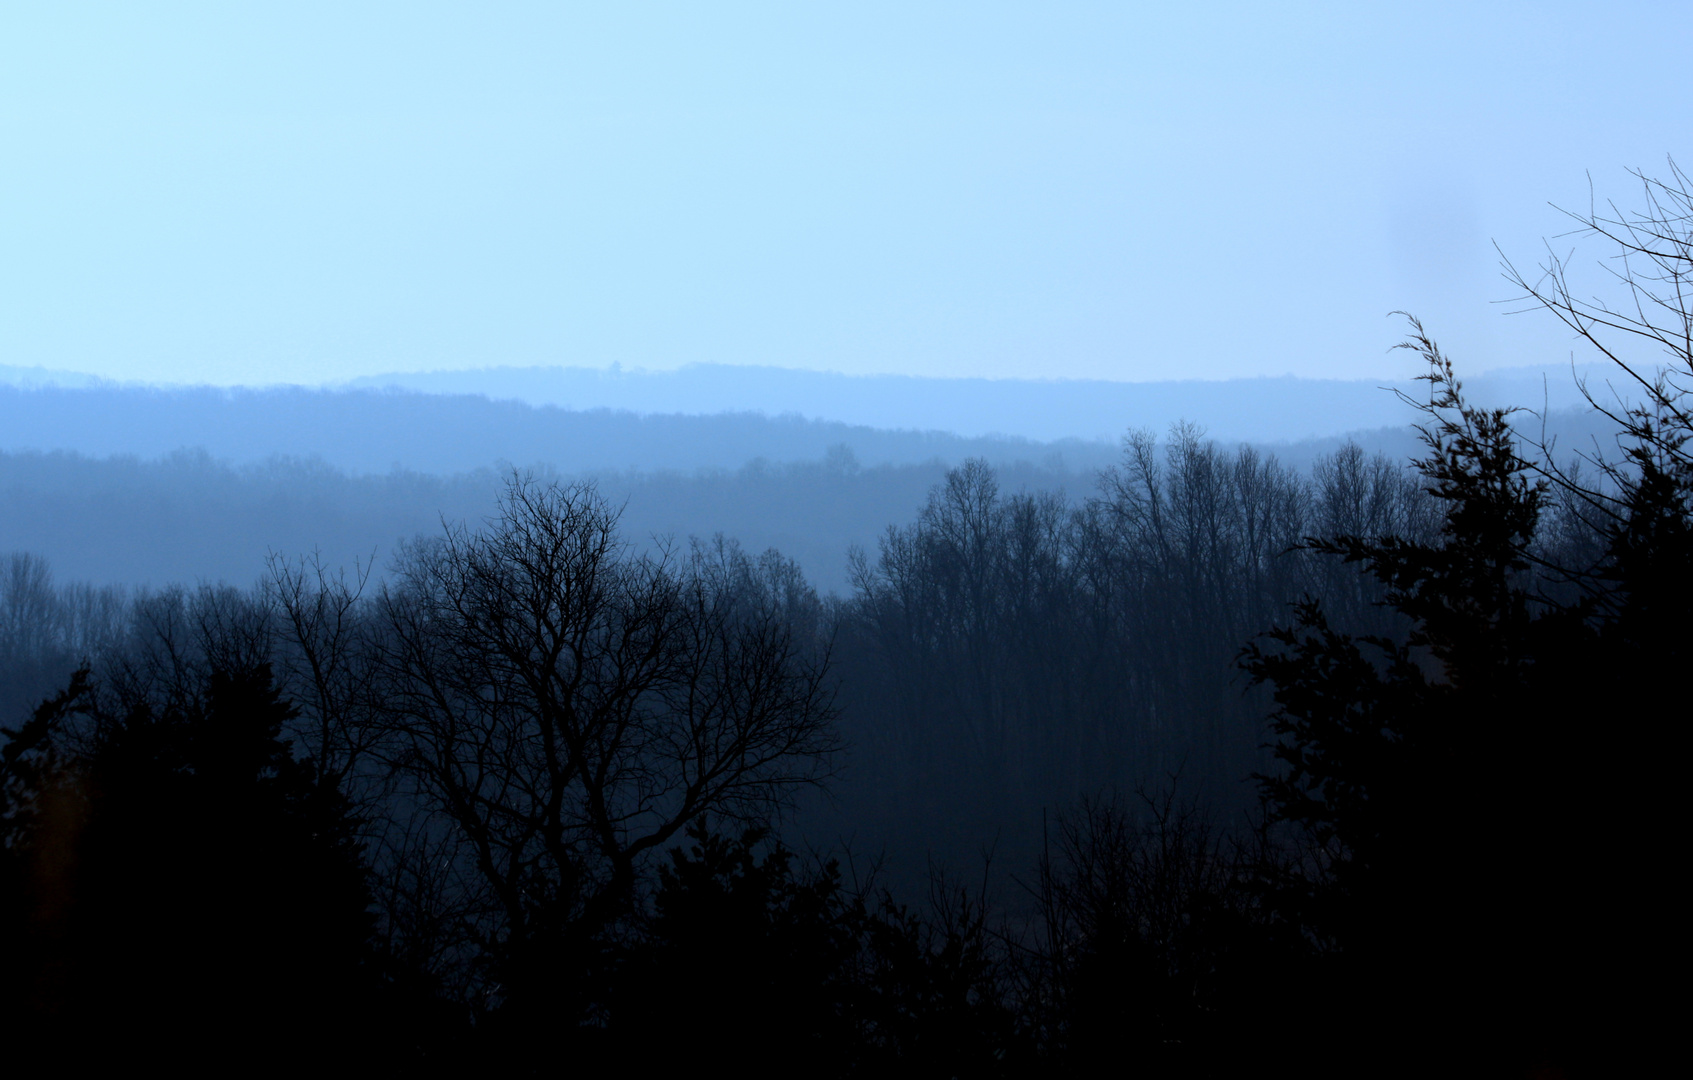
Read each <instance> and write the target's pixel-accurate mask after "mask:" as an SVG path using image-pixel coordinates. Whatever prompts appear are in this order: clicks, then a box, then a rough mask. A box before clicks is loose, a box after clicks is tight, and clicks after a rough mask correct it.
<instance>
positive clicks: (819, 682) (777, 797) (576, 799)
mask: <svg viewBox="0 0 1693 1080" xmlns="http://www.w3.org/2000/svg"><path fill="white" fill-rule="evenodd" d="M617 520H618V512H617V510H616V509H614V508H613V507H610V506H608V505H607V504H606V502H605V501H604V500H603V499H602V498H601V497H600V495H599V494H598V492H597V491H596V490H595V489H594V488H593V487H592V486H591V485H571V486H560V485H557V484H540V483H537V482H535V481H534V480H532V479H529V478H524V477H513V478H512V480H511V481H510V482H509V483H508V485H507V489H506V491H505V494H504V496H503V497H502V499H501V502H500V507H499V513H498V515H497V516H496V517H495V518H494V519H493V520H492V521H490V522H489V523H487V525H486V526H485V527H483V528H481V529H476V530H472V529H468V528H464V527H449V528H448V529H447V530H446V532H445V535H444V536H442V537H441V538H439V539H437V540H435V541H432V542H427V543H418V544H414V545H411V546H409V547H407V548H406V549H405V551H404V552H403V554H402V556H401V558H400V560H399V563H398V566H397V568H396V569H397V571H398V573H397V575H396V579H395V581H394V582H393V584H392V585H391V586H389V587H387V588H386V589H384V591H383V592H382V594H381V595H380V596H379V597H378V599H377V607H378V610H379V613H380V615H379V622H380V632H379V638H380V641H381V644H380V646H379V648H378V650H377V651H378V653H379V667H380V676H379V679H378V681H379V683H380V687H381V700H382V711H383V713H385V714H386V717H387V723H388V725H389V730H390V733H391V736H390V742H391V745H392V747H393V749H392V750H391V751H390V752H391V753H392V754H393V755H394V756H393V760H394V763H395V765H396V766H398V767H399V769H400V770H401V771H402V773H403V774H404V775H406V776H408V777H410V778H411V780H412V782H413V783H414V784H415V785H416V791H417V794H419V795H420V796H422V797H423V799H424V801H425V802H426V803H427V804H428V805H430V806H432V807H433V808H434V810H435V811H436V812H437V813H439V814H441V815H443V816H444V818H445V819H446V820H448V821H450V822H451V823H452V825H453V826H454V828H455V829H456V831H457V832H459V834H460V835H461V837H462V840H463V842H464V843H465V844H466V845H467V846H468V849H469V851H470V853H471V857H472V859H473V861H474V863H475V867H476V870H477V871H478V874H477V875H476V876H478V877H480V879H481V880H482V881H483V883H484V885H485V886H486V887H487V889H488V890H489V891H490V893H491V895H489V896H487V898H486V899H487V901H488V903H489V905H490V907H491V909H493V910H495V911H497V912H499V914H500V915H502V916H503V917H504V920H505V921H506V923H507V927H508V929H509V931H510V932H511V933H514V934H518V935H523V934H525V933H526V932H528V931H529V930H530V929H533V927H532V926H529V925H528V924H532V923H534V922H535V921H537V920H538V921H542V922H547V921H555V922H556V921H560V920H562V921H568V922H576V921H579V920H584V919H586V920H587V921H588V922H590V923H597V924H603V923H604V922H605V921H606V920H608V919H610V918H612V917H614V915H615V909H617V908H618V907H620V906H621V904H622V903H623V902H624V901H625V900H626V899H627V898H628V895H629V893H630V890H631V889H632V888H633V886H634V883H635V881H636V879H637V871H638V864H639V862H640V861H641V859H642V858H643V856H645V855H646V854H647V853H649V852H652V851H653V850H655V849H658V848H660V846H661V845H663V844H665V843H666V842H667V841H669V840H670V839H671V838H672V837H674V836H675V835H676V834H677V833H678V832H679V831H680V830H681V829H682V828H684V827H685V826H686V825H687V823H688V822H690V821H692V820H694V819H696V818H698V817H699V816H700V815H702V814H705V813H707V812H709V813H711V814H713V815H715V816H718V817H727V818H730V819H743V820H745V819H759V818H762V817H765V816H767V815H768V814H770V813H771V812H772V811H773V810H775V809H776V808H778V807H779V806H780V805H781V803H782V801H783V799H784V798H785V797H786V796H787V795H788V794H789V793H791V792H792V791H793V790H794V788H795V787H796V786H798V785H803V784H807V783H811V782H815V781H817V780H819V779H820V778H821V777H822V775H823V773H824V771H825V769H826V768H827V762H828V756H829V753H830V751H831V750H833V748H834V746H833V735H832V722H833V707H832V702H831V696H830V693H829V691H828V689H827V684H826V667H827V650H826V648H823V647H822V646H821V645H820V643H819V642H818V641H817V640H816V639H815V636H814V631H815V624H812V626H811V627H810V628H808V627H806V626H805V625H804V624H803V623H799V624H796V620H795V617H794V616H795V613H794V611H793V610H792V604H791V602H790V601H791V599H792V597H791V596H790V595H788V594H787V593H786V592H785V591H784V589H783V588H782V586H783V584H784V583H783V581H782V575H781V574H780V572H779V571H780V570H781V569H782V568H781V567H774V566H770V565H766V564H763V563H758V562H755V561H754V560H751V559H748V558H747V557H746V556H744V555H742V554H741V553H740V551H739V550H738V549H737V548H734V547H733V546H732V545H727V544H722V543H719V544H717V545H716V546H709V545H695V547H694V548H693V549H692V550H691V551H690V552H689V553H688V554H685V555H679V554H677V553H675V552H673V551H668V550H661V552H660V553H659V554H657V555H656V556H645V555H637V554H634V553H633V552H632V551H631V549H630V548H629V547H628V546H627V545H626V544H625V543H624V542H623V541H622V540H621V539H620V538H619V536H618V532H617ZM767 562H768V560H767ZM790 591H791V590H790Z"/></svg>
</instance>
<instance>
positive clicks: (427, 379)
mask: <svg viewBox="0 0 1693 1080" xmlns="http://www.w3.org/2000/svg"><path fill="white" fill-rule="evenodd" d="M1586 371H1587V373H1588V374H1589V375H1590V376H1591V377H1593V378H1594V379H1595V381H1596V382H1598V383H1601V384H1602V382H1603V379H1604V378H1605V376H1606V371H1605V369H1603V368H1599V367H1597V366H1592V367H1590V368H1588V369H1586ZM345 385H347V386H348V387H351V388H365V389H377V388H394V389H401V390H408V391H412V392H418V393H428V394H480V395H484V396H487V397H489V398H492V399H495V400H507V401H521V402H524V403H526V404H529V405H556V406H559V407H562V408H568V409H595V408H609V409H626V410H629V411H631V412H635V413H640V414H662V413H683V414H694V415H710V414H713V413H722V412H748V411H750V412H759V413H763V414H765V415H768V416H781V415H787V414H797V415H799V416H802V417H805V418H806V419H810V420H824V421H835V422H840V423H845V424H852V425H864V426H867V427H874V428H882V429H909V430H918V431H941V432H949V433H952V434H955V435H959V436H963V437H966V438H972V437H982V436H992V435H1007V436H1015V437H1022V438H1026V439H1034V440H1038V441H1043V442H1044V441H1051V440H1055V439H1064V438H1074V439H1083V440H1100V439H1104V440H1111V441H1115V440H1116V439H1118V438H1120V437H1121V436H1122V435H1123V433H1124V432H1125V431H1127V430H1129V429H1132V428H1151V429H1154V430H1158V431H1162V430H1163V429H1165V428H1167V427H1168V426H1169V425H1170V424H1171V423H1173V422H1175V421H1177V420H1190V421H1193V422H1195V423H1197V424H1199V425H1201V426H1202V427H1204V428H1205V429H1206V431H1207V432H1208V433H1209V434H1210V435H1212V436H1214V437H1216V438H1219V439H1222V440H1225V441H1237V440H1241V441H1252V442H1295V441H1300V440H1304V439H1312V438H1326V437H1330V436H1335V435H1340V434H1343V433H1345V432H1348V431H1356V430H1360V429H1372V428H1381V427H1394V426H1399V425H1402V424H1405V423H1407V422H1408V421H1409V420H1410V418H1411V417H1410V414H1409V413H1408V411H1407V409H1406V407H1405V405H1404V403H1403V402H1401V401H1399V400H1398V399H1397V398H1396V397H1395V396H1394V395H1393V394H1392V393H1391V392H1390V389H1388V388H1384V387H1386V384H1385V383H1384V382H1383V381H1380V380H1362V379H1360V380H1346V379H1304V378H1298V377H1295V376H1291V375H1286V376H1277V377H1264V378H1251V379H1226V380H1217V381H1203V380H1197V379H1195V380H1184V381H1170V382H1112V381H1107V380H1102V379H1098V380H1081V379H1076V380H1070V379H1053V380H1041V379H970V378H965V379H943V378H927V377H916V376H902V375H843V374H839V373H834V372H816V371H800V370H794V369H788V368H774V367H737V366H733V365H727V364H694V365H689V366H687V367H682V368H678V369H676V370H674V371H644V370H621V369H616V368H613V369H599V368H571V367H529V368H520V367H493V368H480V369H470V370H461V371H433V372H411V373H404V372H399V373H393V374H388V375H375V376H370V377H366V378H359V379H354V380H351V381H350V382H348V383H347V384H345ZM1465 385H1466V387H1467V388H1468V389H1469V391H1470V392H1471V395H1472V396H1473V398H1474V400H1475V401H1476V402H1477V403H1478V404H1490V405H1491V404H1499V405H1504V404H1514V405H1521V406H1527V407H1531V408H1539V407H1541V405H1542V404H1543V403H1544V404H1547V405H1549V406H1550V407H1551V408H1553V409H1565V408H1572V407H1576V406H1578V405H1580V404H1582V402H1581V400H1580V397H1579V394H1578V393H1577V391H1576V387H1575V384H1574V380H1573V379H1572V378H1571V372H1570V369H1569V368H1568V367H1563V368H1558V367H1548V368H1545V369H1540V368H1519V369H1506V370H1500V371H1496V372H1492V373H1488V374H1484V375H1480V376H1477V377H1475V378H1473V379H1467V380H1465ZM1394 388H1397V389H1400V390H1403V391H1405V392H1407V393H1412V394H1415V393H1416V392H1417V390H1418V388H1419V384H1417V383H1414V382H1403V383H1398V384H1396V385H1395V386H1394Z"/></svg>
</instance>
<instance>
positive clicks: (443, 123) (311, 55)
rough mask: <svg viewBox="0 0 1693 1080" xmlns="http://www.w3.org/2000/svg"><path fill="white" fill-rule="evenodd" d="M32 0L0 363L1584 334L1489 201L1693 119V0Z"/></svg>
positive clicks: (742, 353)
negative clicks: (993, 0) (1480, 0)
mask: <svg viewBox="0 0 1693 1080" xmlns="http://www.w3.org/2000/svg"><path fill="white" fill-rule="evenodd" d="M32 6H33V7H34V8H35V12H34V13H31V12H29V11H24V10H22V9H23V7H24V5H16V4H14V5H7V7H6V9H5V13H4V14H0V364H14V365H41V366H46V367H58V368H69V369H75V370H82V371H90V372H94V373H97V374H101V375H106V376H110V377H116V378H131V379H159V380H171V381H185V380H187V381H192V380H204V381H211V382H218V383H234V382H248V383H253V382H270V381H300V382H315V381H320V380H331V379H337V378H342V377H351V376H354V375H360V374H369V373H373V372H381V371H392V370H414V369H431V368H443V367H477V366H484V365H490V364H570V365H587V366H603V365H607V364H610V363H613V362H620V363H622V364H624V365H625V366H643V367H649V368H668V367H674V366H677V365H680V364H684V363H688V362H690V361H710V362H722V363H750V364H775V365H781V366H788V367H803V368H820V369H831V370H838V371H847V372H900V373H908V374H929V375H964V374H980V375H990V376H1067V377H1089V378H1113V379H1150V378H1175V377H1187V376H1193V377H1205V378H1216V377H1225V376H1233V375H1246V374H1280V373H1287V372H1292V373H1296V374H1302V375H1325V376H1347V377H1370V378H1377V377H1383V376H1386V375H1389V374H1392V373H1396V372H1402V371H1403V370H1405V368H1406V364H1407V362H1408V361H1407V358H1406V357H1405V356H1404V354H1398V355H1390V354H1389V353H1387V352H1386V349H1387V346H1389V345H1391V344H1392V342H1393V341H1394V340H1396V339H1397V337H1398V335H1399V332H1400V327H1399V325H1398V324H1396V323H1393V322H1390V321H1388V320H1387V319H1385V318H1384V315H1385V314H1386V312H1387V311H1389V310H1390V309H1393V308H1409V309H1412V310H1414V311H1417V312H1418V313H1420V314H1422V315H1423V316H1424V318H1425V320H1426V321H1427V322H1428V324H1429V326H1430V328H1431V329H1432V330H1433V331H1434V332H1435V334H1436V335H1437V336H1438V337H1440V338H1441V339H1442V340H1443V342H1444V343H1446V344H1447V345H1448V346H1449V347H1450V348H1451V349H1452V350H1453V351H1454V352H1455V353H1457V354H1458V356H1459V359H1460V361H1462V362H1465V363H1467V364H1468V365H1469V366H1471V367H1473V368H1476V369H1480V368H1485V367H1492V366H1503V365H1514V364H1524V363H1535V362H1543V361H1548V360H1551V361H1556V360H1558V359H1559V358H1560V357H1562V356H1565V355H1567V352H1568V343H1567V342H1566V340H1565V339H1564V338H1563V337H1562V336H1560V335H1559V334H1558V333H1556V332H1554V330H1553V329H1552V327H1551V326H1549V325H1548V324H1547V323H1546V322H1545V321H1544V320H1538V321H1537V320H1530V319H1528V318H1527V317H1516V318H1513V319H1507V318H1506V317H1504V316H1503V315H1501V314H1500V311H1501V308H1500V306H1499V305H1495V304H1490V303H1489V302H1490V301H1495V300H1499V299H1502V298H1504V297H1506V296H1508V295H1509V290H1508V288H1507V286H1506V285H1505V284H1504V283H1503V282H1502V281H1501V280H1500V279H1499V277H1498V273H1497V257H1496V255H1495V254H1494V252H1493V249H1492V246H1491V242H1492V241H1493V240H1497V241H1498V242H1499V243H1500V244H1501V245H1502V246H1503V247H1504V248H1505V249H1506V250H1507V251H1508V252H1510V253H1511V254H1513V255H1516V256H1520V257H1521V259H1522V260H1523V261H1526V262H1532V261H1534V260H1535V258H1536V257H1537V255H1538V250H1539V238H1540V237H1541V236H1544V235H1548V234H1552V233H1556V232H1559V231H1562V230H1563V229H1564V228H1565V227H1566V223H1565V221H1564V220H1563V219H1560V218H1559V217H1558V216H1557V214H1556V213H1555V212H1554V211H1553V210H1551V209H1550V208H1549V207H1548V206H1547V203H1548V201H1552V202H1558V203H1561V204H1568V205H1577V206H1580V205H1584V204H1585V201H1586V198H1587V181H1586V172H1587V171H1588V170H1591V171H1592V173H1593V175H1594V178H1595V181H1596V183H1597V184H1598V186H1599V190H1600V192H1601V194H1611V195H1615V196H1617V197H1619V198H1622V199H1625V200H1626V199H1627V198H1628V197H1630V196H1631V194H1632V189H1631V188H1630V187H1629V186H1628V185H1629V178H1628V177H1627V174H1626V173H1625V172H1624V169H1625V167H1627V166H1639V167H1643V168H1645V169H1647V170H1648V171H1651V170H1654V169H1659V168H1660V166H1661V164H1662V162H1663V160H1664V156H1665V154H1666V153H1676V152H1678V151H1686V153H1685V154H1684V155H1683V159H1684V162H1685V160H1686V158H1688V157H1693V150H1687V149H1686V148H1687V125H1688V119H1687V117H1688V87H1689V82H1688V58H1689V56H1693V33H1690V31H1693V5H1687V4H1673V5H1671V4H1665V5H1653V4H1636V5H1631V6H1630V7H1629V9H1628V10H1627V11H1622V9H1620V8H1619V7H1617V6H1614V5H1598V4H1557V3H1536V4H1476V3H1467V4H1455V5H1438V4H1430V3H1416V4H1403V5H1387V4H1347V5H1290V4H1263V5H1244V6H1235V5H1207V6H1200V5H1171V4H1159V5H1135V4H1128V3H1115V4H1064V3H1055V2H1050V0H1048V2H1043V3H1038V4H1036V3H1027V4H990V3H983V2H979V0H978V2H973V3H959V4H928V5H925V4H921V3H916V2H913V0H903V2H900V3H890V4H874V3H853V4H850V5H846V4H842V5H833V6H826V5H822V4H768V5H743V4H721V3H718V4H686V5H683V4H648V3H628V2H623V3H604V4H598V5H580V6H568V5H561V4H533V5H520V4H496V3H477V4H454V5H446V4H425V3H417V2H408V3H404V4H392V5H378V4H360V3H355V2H349V0H341V2H337V3H329V4H310V3H301V2H298V0H295V2H290V3H288V4H275V5H266V4H231V3H220V4H205V5H185V4H163V3H145V4H135V3H124V4H112V5H84V4H75V3H54V4H40V5H32ZM1619 12H1621V13H1620V14H1619Z"/></svg>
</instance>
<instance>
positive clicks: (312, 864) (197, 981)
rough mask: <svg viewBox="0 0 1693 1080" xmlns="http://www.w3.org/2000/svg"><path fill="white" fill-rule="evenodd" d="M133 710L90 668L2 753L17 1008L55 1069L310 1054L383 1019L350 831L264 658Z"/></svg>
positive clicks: (11, 979) (316, 1055) (342, 1051)
mask: <svg viewBox="0 0 1693 1080" xmlns="http://www.w3.org/2000/svg"><path fill="white" fill-rule="evenodd" d="M191 691H192V692H191V694H190V696H188V697H178V698H176V699H174V700H169V701H149V700H147V699H145V698H138V699H130V700H123V699H121V698H119V697H116V696H114V695H113V694H111V693H110V692H107V691H102V690H101V689H100V688H99V687H98V686H97V685H96V684H95V683H94V682H92V681H91V680H90V678H89V677H88V673H87V672H86V671H83V672H79V673H78V674H77V675H76V676H75V677H74V678H73V679H72V680H71V683H70V685H69V687H68V688H67V689H66V690H65V691H63V692H62V693H60V694H59V695H57V696H55V697H54V698H52V699H51V700H49V701H48V702H46V703H45V704H43V705H42V706H41V707H40V708H39V709H38V710H37V711H36V713H35V715H34V717H33V718H32V719H31V720H30V721H29V723H27V724H25V725H23V726H22V727H21V728H19V729H15V730H8V731H6V732H5V734H6V735H7V736H8V742H7V744H6V746H5V749H4V760H3V768H4V773H5V775H4V784H5V812H4V818H3V822H4V840H5V843H4V861H5V864H6V871H5V874H4V885H5V889H6V898H5V907H6V908H7V912H6V919H5V924H4V932H5V936H6V938H7V939H8V941H7V943H6V946H5V953H6V955H7V957H8V977H7V991H8V994H7V996H8V998H9V999H10V1000H9V1001H8V1005H9V1016H10V1018H11V1019H12V1020H13V1021H14V1022H21V1021H25V1020H27V1021H28V1022H29V1023H30V1024H31V1025H33V1026H34V1027H35V1028H36V1029H37V1030H38V1032H39V1034H40V1035H41V1037H42V1038H44V1039H48V1040H52V1041H55V1042H56V1044H57V1046H58V1050H57V1051H56V1054H55V1056H56V1057H57V1058H58V1059H59V1060H61V1061H64V1062H67V1063H74V1062H83V1063H88V1062H115V1061H119V1060H148V1059H154V1060H157V1059H161V1058H163V1057H165V1056H167V1055H168V1056H169V1057H170V1058H171V1059H173V1060H178V1061H183V1062H188V1063H196V1067H198V1065H200V1064H206V1063H210V1062H214V1061H216V1062H229V1063H234V1062H238V1061H241V1060H247V1061H249V1062H252V1063H254V1064H256V1063H257V1062H258V1061H260V1060H263V1061H265V1062H267V1063H270V1062H278V1061H291V1062H301V1063H303V1062H305V1061H308V1060H324V1059H327V1058H330V1057H332V1056H344V1055H346V1054H348V1053H349V1052H350V1051H349V1045H350V1043H351V1040H353V1039H354V1037H355V1036H358V1035H362V1034H364V1033H365V1032H364V1027H363V1025H365V1024H380V1023H381V1022H383V1021H384V1020H387V1019H390V1018H389V1017H385V1016H382V1015H380V1009H379V1007H378V998H379V992H380V986H381V973H380V971H379V969H378V967H377V965H376V963H375V957H374V956H373V955H372V951H371V948H370V944H371V943H370V930H371V915H370V913H369V911H368V908H369V902H370V898H369V894H368V892H367V890H366V887H365V878H364V866H363V864H362V862H361V859H360V851H359V845H358V843H357V841H356V839H355V831H356V822H355V821H354V820H353V819H352V818H351V816H350V814H349V812H348V807H347V805H346V803H345V800H344V799H343V798H342V796H341V794H340V792H339V791H338V790H337V788H336V785H335V778H334V777H333V776H323V775H321V774H319V773H318V772H317V771H316V770H315V768H314V767H313V766H312V765H311V764H310V763H309V762H304V761H300V760H297V759H296V758H295V757H294V756H293V754H292V752H291V749H290V746H289V744H288V742H287V740H286V739H284V738H283V737H282V729H283V725H284V724H285V723H286V721H287V720H288V719H289V718H290V715H291V712H292V710H291V708H290V706H289V705H288V703H287V702H286V701H284V700H282V699H281V697H280V696H279V694H278V693H277V691H276V689H275V687H274V686H273V685H272V681H271V677H270V672H269V669H268V668H267V667H265V666H264V665H259V666H257V667H253V668H248V669H245V670H234V671H231V670H224V669H217V668H214V669H211V670H210V671H209V672H207V674H206V676H205V678H204V680H203V681H201V682H199V683H197V684H195V685H194V686H192V687H191Z"/></svg>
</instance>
